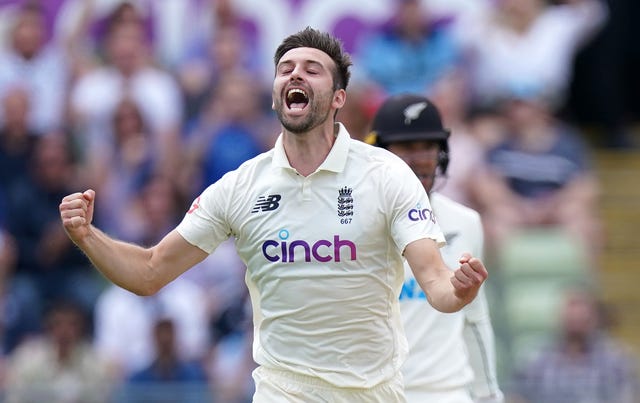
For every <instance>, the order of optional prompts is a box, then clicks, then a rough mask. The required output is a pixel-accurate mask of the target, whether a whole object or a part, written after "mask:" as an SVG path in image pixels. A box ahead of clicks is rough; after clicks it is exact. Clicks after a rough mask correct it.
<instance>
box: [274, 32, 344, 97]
mask: <svg viewBox="0 0 640 403" xmlns="http://www.w3.org/2000/svg"><path fill="white" fill-rule="evenodd" d="M296 48H314V49H318V50H320V51H322V52H324V53H326V54H327V55H329V57H330V58H331V60H333V61H334V62H335V64H336V70H335V71H334V73H333V87H334V88H333V89H334V90H337V89H345V90H346V89H347V85H348V84H349V78H350V77H351V72H350V71H349V67H350V66H351V65H352V63H351V57H350V56H349V54H348V53H347V52H345V51H344V49H343V47H342V42H341V41H340V40H339V39H338V38H336V37H334V36H332V35H331V34H329V33H327V32H320V31H318V30H317V29H313V28H311V27H307V28H305V29H304V30H302V31H299V32H297V33H295V34H292V35H289V36H288V37H286V38H285V39H284V40H283V41H282V43H281V44H280V46H278V49H276V53H275V55H274V57H273V62H274V64H275V65H276V67H277V66H278V62H279V61H280V59H281V58H282V56H284V54H285V53H287V52H288V51H290V50H291V49H296Z"/></svg>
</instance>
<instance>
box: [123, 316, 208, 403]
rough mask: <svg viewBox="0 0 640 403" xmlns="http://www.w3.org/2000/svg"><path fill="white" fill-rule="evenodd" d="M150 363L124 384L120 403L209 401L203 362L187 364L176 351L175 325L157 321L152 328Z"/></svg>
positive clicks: (191, 402)
mask: <svg viewBox="0 0 640 403" xmlns="http://www.w3.org/2000/svg"><path fill="white" fill-rule="evenodd" d="M151 343H152V344H153V346H154V348H155V355H154V357H153V361H152V362H151V363H150V364H149V366H147V367H146V368H144V369H142V370H140V371H138V372H135V373H134V374H133V375H131V376H130V377H129V379H128V380H127V382H126V384H125V388H124V391H123V392H124V393H123V396H121V398H119V399H118V400H117V401H119V402H131V403H133V402H140V403H146V402H156V403H201V402H205V401H211V396H210V395H211V393H210V391H209V386H208V378H207V373H206V371H205V368H204V366H203V365H202V362H200V361H186V360H184V359H182V358H181V357H180V354H179V352H178V351H177V348H178V344H177V343H176V330H175V325H174V323H173V321H172V320H171V319H168V318H162V317H159V318H158V319H157V320H156V322H155V323H154V325H153V339H152V341H151Z"/></svg>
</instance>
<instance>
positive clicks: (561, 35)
mask: <svg viewBox="0 0 640 403" xmlns="http://www.w3.org/2000/svg"><path fill="white" fill-rule="evenodd" d="M489 10H490V11H488V12H485V13H479V14H468V16H467V18H464V17H463V18H460V19H459V20H458V21H457V24H456V29H455V32H456V37H457V39H458V41H459V42H460V44H461V46H462V47H463V49H464V53H465V57H466V59H467V63H466V65H467V66H469V67H468V68H469V70H470V75H471V84H472V88H473V96H474V103H493V102H495V101H496V100H499V99H500V98H502V97H503V96H504V95H505V94H507V93H508V92H509V91H510V88H511V87H513V86H514V85H520V84H521V83H526V85H527V86H536V87H538V88H539V89H540V91H541V92H543V93H544V94H546V96H547V97H548V99H549V101H551V102H552V106H553V107H554V109H555V108H557V107H559V106H561V105H563V104H564V102H565V101H566V97H567V90H568V87H569V84H570V82H571V73H572V68H573V61H574V58H575V55H576V52H577V51H578V50H579V49H580V48H581V47H582V46H584V44H585V43H586V42H587V41H588V40H589V39H590V38H591V37H592V36H593V35H594V34H595V32H597V30H598V29H599V28H600V27H601V26H602V25H603V23H604V21H605V20H606V18H607V11H606V8H605V6H604V4H603V3H602V2H601V1H600V0H564V1H559V2H550V1H547V0H500V1H497V2H494V7H493V8H492V9H489Z"/></svg>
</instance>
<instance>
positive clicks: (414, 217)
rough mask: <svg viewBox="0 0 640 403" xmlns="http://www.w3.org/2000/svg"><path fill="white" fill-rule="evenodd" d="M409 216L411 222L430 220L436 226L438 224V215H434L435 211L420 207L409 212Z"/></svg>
mask: <svg viewBox="0 0 640 403" xmlns="http://www.w3.org/2000/svg"><path fill="white" fill-rule="evenodd" d="M408 216H409V219H410V220H411V221H421V220H429V221H431V222H432V223H434V224H435V222H436V215H435V214H433V211H431V210H429V209H428V208H420V205H418V206H417V207H416V208H414V209H411V210H409V214H408Z"/></svg>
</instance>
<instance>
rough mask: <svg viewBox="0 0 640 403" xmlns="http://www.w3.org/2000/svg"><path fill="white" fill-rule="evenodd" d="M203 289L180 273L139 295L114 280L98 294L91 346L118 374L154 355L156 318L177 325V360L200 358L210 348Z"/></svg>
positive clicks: (131, 370) (140, 365) (123, 375)
mask: <svg viewBox="0 0 640 403" xmlns="http://www.w3.org/2000/svg"><path fill="white" fill-rule="evenodd" d="M203 300H205V296H204V294H203V292H202V289H201V288H199V287H198V286H197V285H196V284H193V283H192V282H191V281H189V280H187V279H182V278H178V279H176V280H175V281H173V282H172V283H171V284H169V285H167V286H166V287H164V288H163V289H162V290H160V291H159V292H158V293H157V294H156V295H154V296H151V297H140V296H137V295H135V294H133V293H130V292H129V291H126V290H124V289H123V288H120V287H118V286H116V285H111V286H109V287H108V288H107V289H106V290H105V291H104V292H103V294H102V295H100V297H99V299H98V301H97V304H96V310H95V312H94V316H95V338H94V341H95V347H96V349H97V350H98V351H100V352H101V353H102V354H104V356H106V357H109V360H110V365H111V366H112V367H113V368H114V371H116V374H117V376H118V379H121V380H124V379H127V378H128V377H129V376H131V375H132V374H133V373H135V372H138V371H140V370H142V369H143V368H145V366H147V365H148V364H149V363H150V362H151V361H152V360H153V356H154V346H153V344H152V343H150V340H153V336H152V334H153V326H154V324H155V322H156V321H157V320H158V318H159V317H162V318H170V319H171V320H172V321H173V323H174V325H175V328H176V343H177V346H178V347H177V351H178V352H179V353H180V359H181V360H200V359H203V358H204V357H205V355H206V353H207V351H208V348H209V346H208V325H209V321H208V316H207V310H206V306H205V304H203V303H202V301H203Z"/></svg>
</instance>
